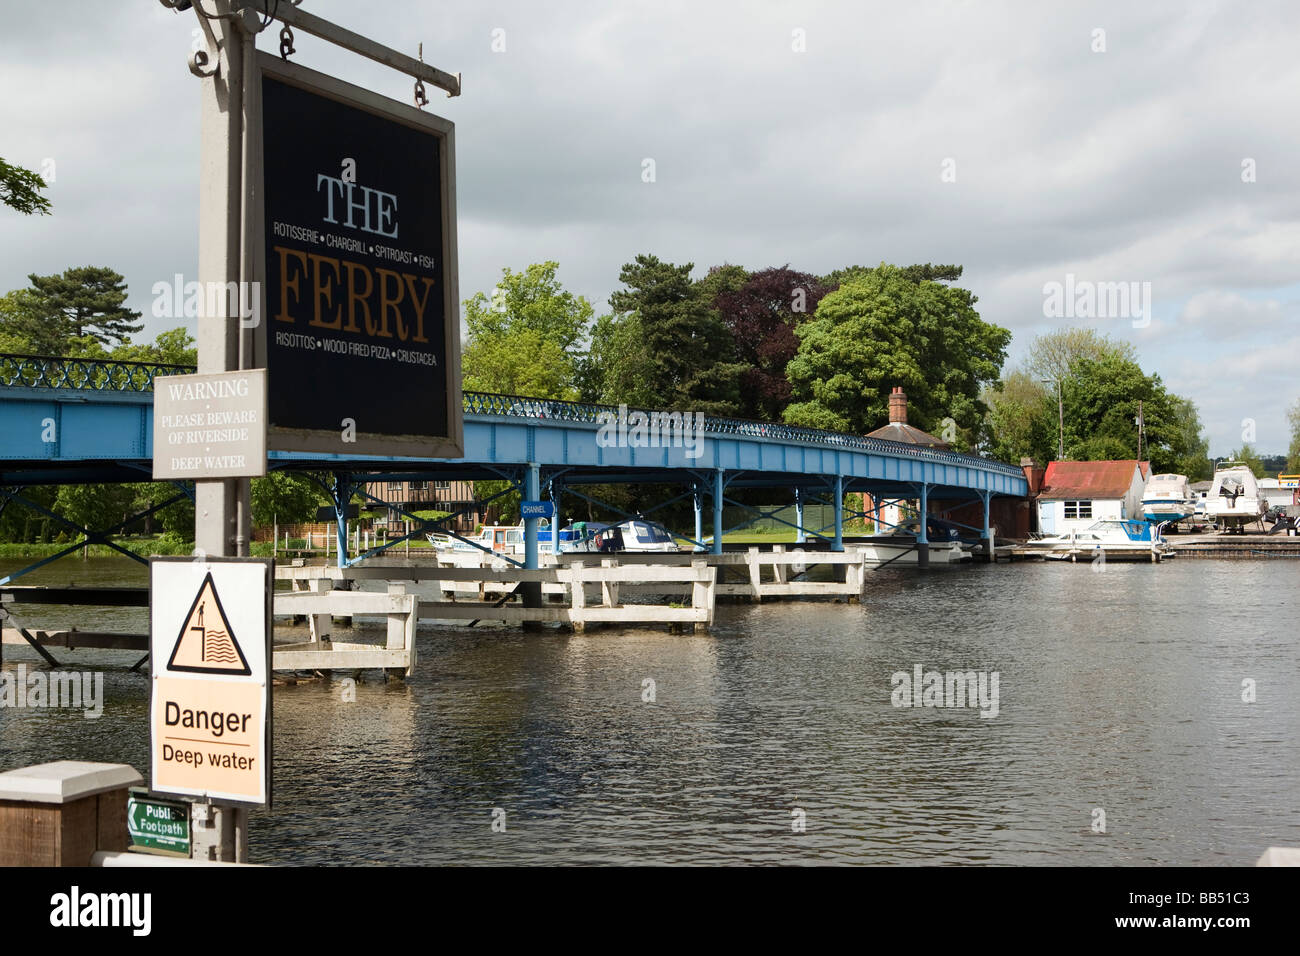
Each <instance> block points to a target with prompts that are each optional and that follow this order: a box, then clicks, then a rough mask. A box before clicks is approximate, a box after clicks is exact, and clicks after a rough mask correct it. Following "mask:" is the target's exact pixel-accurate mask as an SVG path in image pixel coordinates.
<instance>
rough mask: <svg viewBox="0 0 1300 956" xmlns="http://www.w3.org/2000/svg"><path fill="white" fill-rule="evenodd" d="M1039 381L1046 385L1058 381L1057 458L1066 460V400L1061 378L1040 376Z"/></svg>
mask: <svg viewBox="0 0 1300 956" xmlns="http://www.w3.org/2000/svg"><path fill="white" fill-rule="evenodd" d="M1039 381H1040V382H1042V383H1043V384H1044V385H1051V384H1052V383H1053V382H1054V383H1056V415H1057V431H1056V460H1057V461H1064V460H1065V402H1064V401H1063V399H1062V398H1061V380H1060V379H1059V378H1040V379H1039Z"/></svg>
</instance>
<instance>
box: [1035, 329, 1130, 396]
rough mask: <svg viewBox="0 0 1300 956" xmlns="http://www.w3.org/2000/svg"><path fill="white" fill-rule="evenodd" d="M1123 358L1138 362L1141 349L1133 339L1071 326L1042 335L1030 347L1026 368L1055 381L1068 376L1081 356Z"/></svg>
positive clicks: (1089, 357) (1098, 358)
mask: <svg viewBox="0 0 1300 956" xmlns="http://www.w3.org/2000/svg"><path fill="white" fill-rule="evenodd" d="M1111 357H1114V358H1119V359H1122V360H1123V361H1126V362H1136V361H1137V350H1136V349H1134V348H1133V346H1132V344H1131V343H1129V342H1116V341H1115V340H1114V339H1112V338H1110V337H1109V336H1106V335H1102V334H1101V333H1100V332H1098V331H1097V330H1096V329H1091V328H1087V327H1071V328H1065V329H1059V330H1057V331H1055V332H1048V333H1047V334H1046V335H1040V336H1038V338H1036V339H1035V340H1034V344H1033V345H1031V346H1030V347H1029V354H1028V356H1027V357H1026V358H1025V362H1024V369H1025V371H1026V372H1028V373H1029V374H1030V375H1032V376H1033V377H1034V378H1036V379H1046V380H1048V381H1050V382H1052V383H1055V382H1056V381H1057V380H1059V379H1063V378H1065V377H1067V376H1068V375H1069V374H1070V372H1071V370H1072V369H1073V368H1074V363H1075V362H1077V361H1079V360H1080V359H1092V360H1093V361H1101V360H1103V359H1106V358H1111Z"/></svg>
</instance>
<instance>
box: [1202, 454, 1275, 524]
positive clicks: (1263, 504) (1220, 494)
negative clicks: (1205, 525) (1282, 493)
mask: <svg viewBox="0 0 1300 956" xmlns="http://www.w3.org/2000/svg"><path fill="white" fill-rule="evenodd" d="M1267 508H1268V503H1267V501H1266V500H1265V499H1264V496H1263V495H1261V494H1260V493H1259V482H1257V481H1256V480H1255V473H1254V472H1253V471H1251V470H1250V469H1249V468H1248V467H1247V466H1246V465H1243V464H1238V463H1227V462H1225V463H1224V466H1223V467H1220V468H1219V469H1217V470H1216V471H1215V472H1214V483H1213V484H1212V485H1211V486H1210V493H1209V494H1208V495H1206V498H1205V516H1206V517H1207V518H1209V519H1210V520H1211V521H1213V522H1215V523H1216V524H1218V525H1219V526H1220V527H1223V528H1227V529H1229V530H1235V531H1238V532H1242V533H1244V532H1245V530H1246V526H1247V525H1249V524H1259V526H1260V530H1261V531H1262V530H1263V529H1264V523H1263V517H1264V512H1265V511H1266V510H1267Z"/></svg>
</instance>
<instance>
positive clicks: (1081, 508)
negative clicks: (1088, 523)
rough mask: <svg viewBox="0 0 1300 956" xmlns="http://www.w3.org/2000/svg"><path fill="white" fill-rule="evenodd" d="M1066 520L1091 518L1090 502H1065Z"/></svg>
mask: <svg viewBox="0 0 1300 956" xmlns="http://www.w3.org/2000/svg"><path fill="white" fill-rule="evenodd" d="M1065 517H1066V518H1091V517H1092V502H1091V501H1067V502H1065Z"/></svg>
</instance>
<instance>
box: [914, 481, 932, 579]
mask: <svg viewBox="0 0 1300 956" xmlns="http://www.w3.org/2000/svg"><path fill="white" fill-rule="evenodd" d="M929 514H930V486H929V485H927V484H926V483H925V482H922V483H921V513H920V515H919V516H918V520H917V522H916V566H917V567H918V568H928V567H929V566H930V535H929V527H928V522H929Z"/></svg>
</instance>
